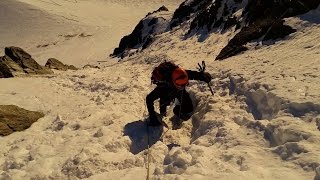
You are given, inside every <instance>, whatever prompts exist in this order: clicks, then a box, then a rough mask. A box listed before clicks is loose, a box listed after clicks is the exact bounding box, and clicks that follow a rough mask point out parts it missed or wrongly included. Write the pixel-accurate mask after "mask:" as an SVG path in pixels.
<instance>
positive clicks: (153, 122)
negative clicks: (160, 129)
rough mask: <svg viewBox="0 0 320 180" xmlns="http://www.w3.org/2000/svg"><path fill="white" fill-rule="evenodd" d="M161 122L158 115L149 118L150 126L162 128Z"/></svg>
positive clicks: (151, 115)
mask: <svg viewBox="0 0 320 180" xmlns="http://www.w3.org/2000/svg"><path fill="white" fill-rule="evenodd" d="M160 125H161V122H160V121H159V119H158V117H157V115H156V114H150V116H149V126H160Z"/></svg>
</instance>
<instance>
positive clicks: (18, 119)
mask: <svg viewBox="0 0 320 180" xmlns="http://www.w3.org/2000/svg"><path fill="white" fill-rule="evenodd" d="M42 117H44V114H43V113H41V112H35V111H28V110H25V109H22V108H19V107H18V106H14V105H0V136H7V135H9V134H11V133H13V132H16V131H23V130H25V129H27V128H29V127H30V126H31V125H32V124H33V123H34V122H36V121H37V120H38V119H40V118H42Z"/></svg>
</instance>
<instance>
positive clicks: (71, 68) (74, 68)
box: [67, 65, 78, 70]
mask: <svg viewBox="0 0 320 180" xmlns="http://www.w3.org/2000/svg"><path fill="white" fill-rule="evenodd" d="M67 66H68V69H70V70H78V68H76V67H75V66H74V65H67Z"/></svg>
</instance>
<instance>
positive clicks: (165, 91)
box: [146, 70, 205, 114]
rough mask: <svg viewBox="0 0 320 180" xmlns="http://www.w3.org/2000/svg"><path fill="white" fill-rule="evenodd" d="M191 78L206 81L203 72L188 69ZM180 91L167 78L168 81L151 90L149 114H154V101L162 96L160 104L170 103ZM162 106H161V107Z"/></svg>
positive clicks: (148, 98) (148, 97) (148, 106)
mask: <svg viewBox="0 0 320 180" xmlns="http://www.w3.org/2000/svg"><path fill="white" fill-rule="evenodd" d="M186 72H187V74H188V77H189V80H200V81H205V77H204V76H203V73H202V72H198V71H192V70H186ZM178 93H179V90H178V89H177V88H176V87H175V86H174V85H173V83H172V82H171V80H167V83H162V84H159V85H157V87H156V88H155V89H154V90H153V91H151V92H150V93H149V94H148V95H147V97H146V102H147V109H148V112H149V114H154V113H155V110H154V106H153V103H154V101H155V100H157V99H159V98H160V106H167V105H169V104H170V103H171V102H172V101H173V100H174V99H175V98H176V97H177V94H178ZM160 108H161V107H160Z"/></svg>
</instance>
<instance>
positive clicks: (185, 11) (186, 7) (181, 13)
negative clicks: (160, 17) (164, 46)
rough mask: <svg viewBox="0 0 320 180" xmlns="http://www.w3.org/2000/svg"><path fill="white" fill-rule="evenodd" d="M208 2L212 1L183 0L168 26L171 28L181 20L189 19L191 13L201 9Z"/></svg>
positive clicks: (204, 7)
mask: <svg viewBox="0 0 320 180" xmlns="http://www.w3.org/2000/svg"><path fill="white" fill-rule="evenodd" d="M210 3H212V1H211V0H191V1H184V2H183V3H182V4H180V6H179V7H178V9H177V10H176V11H175V12H174V14H173V17H172V21H171V23H170V28H171V29H172V28H174V27H176V26H178V25H180V24H181V23H182V22H184V21H186V20H188V19H190V16H191V14H193V13H195V12H197V11H203V10H204V9H206V7H207V6H208V5H209V4H210Z"/></svg>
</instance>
